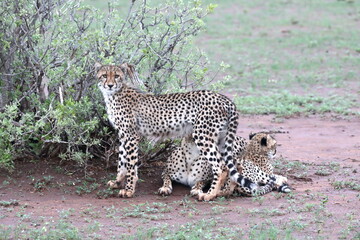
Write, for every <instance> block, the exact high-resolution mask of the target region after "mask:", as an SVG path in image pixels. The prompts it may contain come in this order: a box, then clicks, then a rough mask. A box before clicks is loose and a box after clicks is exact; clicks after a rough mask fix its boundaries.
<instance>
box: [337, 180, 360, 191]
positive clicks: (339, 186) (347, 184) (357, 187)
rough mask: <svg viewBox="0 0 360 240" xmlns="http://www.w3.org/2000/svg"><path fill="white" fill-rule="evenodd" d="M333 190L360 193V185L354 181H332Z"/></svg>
mask: <svg viewBox="0 0 360 240" xmlns="http://www.w3.org/2000/svg"><path fill="white" fill-rule="evenodd" d="M331 185H333V186H334V188H335V189H343V188H348V189H351V190H355V191H360V184H359V183H358V182H355V181H334V182H332V183H331Z"/></svg>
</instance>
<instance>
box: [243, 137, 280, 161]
mask: <svg viewBox="0 0 360 240" xmlns="http://www.w3.org/2000/svg"><path fill="white" fill-rule="evenodd" d="M249 138H250V143H249V147H250V148H253V151H256V152H257V153H260V154H263V155H267V156H268V157H269V158H270V159H272V158H274V157H275V155H276V140H275V138H274V137H273V136H271V135H270V134H269V133H267V132H259V133H254V134H250V136H249Z"/></svg>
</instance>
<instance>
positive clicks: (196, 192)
mask: <svg viewBox="0 0 360 240" xmlns="http://www.w3.org/2000/svg"><path fill="white" fill-rule="evenodd" d="M200 194H204V193H203V191H202V190H200V189H191V191H190V195H191V196H199V195H200Z"/></svg>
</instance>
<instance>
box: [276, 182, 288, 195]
mask: <svg viewBox="0 0 360 240" xmlns="http://www.w3.org/2000/svg"><path fill="white" fill-rule="evenodd" d="M277 190H278V191H279V192H283V193H289V192H291V188H290V186H289V185H287V184H285V183H284V184H283V185H281V186H280V187H279V188H278V189H277Z"/></svg>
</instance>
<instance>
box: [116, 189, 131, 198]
mask: <svg viewBox="0 0 360 240" xmlns="http://www.w3.org/2000/svg"><path fill="white" fill-rule="evenodd" d="M133 195H134V192H133V191H128V190H125V189H121V190H120V191H119V197H122V198H125V197H128V198H131V197H133Z"/></svg>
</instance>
